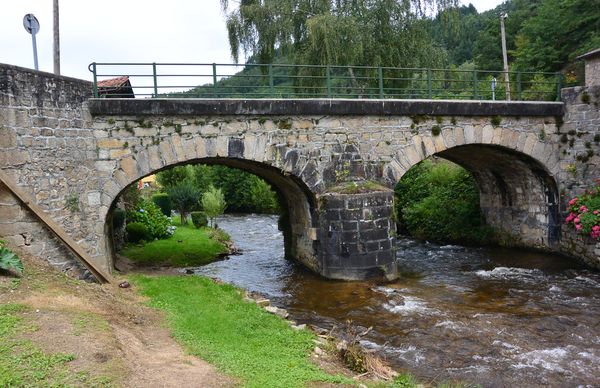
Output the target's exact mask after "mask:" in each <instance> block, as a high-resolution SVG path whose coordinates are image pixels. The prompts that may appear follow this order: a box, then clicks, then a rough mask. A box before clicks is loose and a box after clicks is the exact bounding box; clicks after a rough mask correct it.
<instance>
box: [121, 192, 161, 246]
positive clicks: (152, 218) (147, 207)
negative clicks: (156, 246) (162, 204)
mask: <svg viewBox="0 0 600 388" xmlns="http://www.w3.org/2000/svg"><path fill="white" fill-rule="evenodd" d="M127 222H128V223H132V222H140V223H142V224H144V225H145V226H146V228H147V229H148V232H149V233H150V236H151V239H155V238H158V239H161V238H166V237H169V236H170V235H171V233H170V232H169V226H170V225H171V219H170V218H169V217H167V216H165V215H164V214H163V213H162V211H161V210H160V208H159V207H158V206H156V205H155V204H154V202H150V201H146V200H142V201H140V203H139V205H138V207H137V208H136V209H135V210H133V211H130V212H128V213H127Z"/></svg>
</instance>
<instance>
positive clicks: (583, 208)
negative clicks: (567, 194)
mask: <svg viewBox="0 0 600 388" xmlns="http://www.w3.org/2000/svg"><path fill="white" fill-rule="evenodd" d="M568 210H569V215H568V216H567V218H566V219H565V222H566V224H567V225H573V227H574V228H575V230H576V231H578V232H579V233H581V234H585V235H588V236H590V237H591V238H593V239H594V240H599V241H600V179H597V180H596V187H595V188H594V189H593V190H588V191H587V192H586V193H585V194H583V195H580V196H578V197H575V198H573V199H571V200H570V201H569V207H568Z"/></svg>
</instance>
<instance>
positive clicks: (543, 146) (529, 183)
mask: <svg viewBox="0 0 600 388" xmlns="http://www.w3.org/2000/svg"><path fill="white" fill-rule="evenodd" d="M558 155H559V152H558V149H557V145H556V144H551V143H547V142H544V141H543V140H541V139H540V138H539V136H538V134H536V133H532V132H527V131H520V130H518V129H514V128H503V127H493V126H491V125H486V126H483V127H473V126H468V127H464V128H461V127H448V128H445V129H443V130H442V132H441V134H440V135H439V136H433V135H422V134H418V135H414V136H413V137H412V141H411V142H410V144H409V145H408V146H406V147H403V148H401V149H399V150H398V151H397V153H396V155H395V157H394V158H393V159H392V161H391V162H389V163H388V164H387V165H386V168H385V171H386V179H387V180H389V181H391V183H395V182H398V181H399V179H400V178H401V177H402V176H403V175H404V174H405V173H406V171H408V170H409V169H410V168H412V167H413V166H414V165H416V164H418V163H420V162H421V161H423V160H424V159H427V158H429V157H431V156H437V157H441V158H444V159H447V160H450V161H452V162H454V163H457V164H459V165H461V166H462V167H464V168H466V169H467V170H468V171H470V172H471V173H472V175H473V177H474V178H475V180H476V182H477V184H478V186H479V190H480V205H481V209H482V212H483V214H484V217H485V219H486V222H487V223H488V224H489V225H492V226H494V227H496V228H497V229H499V230H501V231H502V232H504V233H505V237H506V238H505V240H506V241H505V243H506V244H507V245H513V246H527V247H536V248H541V249H549V248H552V247H554V246H555V245H556V243H558V240H559V238H560V224H561V223H560V220H559V195H558V189H557V184H556V179H555V177H556V176H557V174H558V169H559V165H558V164H559V163H558Z"/></svg>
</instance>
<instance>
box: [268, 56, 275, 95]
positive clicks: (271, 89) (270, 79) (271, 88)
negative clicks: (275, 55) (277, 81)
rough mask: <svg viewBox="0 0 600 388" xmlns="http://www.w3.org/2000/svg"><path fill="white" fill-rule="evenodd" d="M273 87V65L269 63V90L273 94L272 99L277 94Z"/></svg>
mask: <svg viewBox="0 0 600 388" xmlns="http://www.w3.org/2000/svg"><path fill="white" fill-rule="evenodd" d="M273 86H274V82H273V64H272V63H269V90H270V92H271V97H274V96H275V93H274V91H273V89H274V88H273Z"/></svg>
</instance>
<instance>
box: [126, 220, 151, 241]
mask: <svg viewBox="0 0 600 388" xmlns="http://www.w3.org/2000/svg"><path fill="white" fill-rule="evenodd" d="M125 230H126V231H127V241H129V242H132V243H134V244H137V243H139V242H140V241H150V240H152V234H151V233H150V230H148V227H147V226H146V225H145V224H143V223H141V222H130V223H128V224H127V226H126V227H125Z"/></svg>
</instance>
